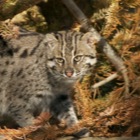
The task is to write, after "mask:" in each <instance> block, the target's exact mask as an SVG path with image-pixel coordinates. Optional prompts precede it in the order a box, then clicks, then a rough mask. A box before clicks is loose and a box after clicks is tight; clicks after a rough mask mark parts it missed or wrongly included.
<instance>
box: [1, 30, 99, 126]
mask: <svg viewBox="0 0 140 140" xmlns="http://www.w3.org/2000/svg"><path fill="white" fill-rule="evenodd" d="M6 44H7V46H8V47H7V48H6V47H5V45H6ZM0 48H1V49H0V50H1V51H0V114H1V115H3V114H8V115H10V116H11V117H12V118H13V119H14V120H15V121H16V122H17V123H18V124H19V125H20V126H21V127H25V126H29V125H32V124H33V123H34V118H35V114H36V113H37V114H39V113H41V112H44V111H49V112H50V113H51V114H52V115H53V116H54V117H56V118H57V119H59V120H61V119H64V120H66V124H67V126H68V127H70V126H72V125H74V124H76V123H77V122H78V119H77V117H76V114H75V111H74V107H73V104H72V101H71V98H70V92H71V90H72V89H73V85H74V83H75V82H76V81H77V80H78V79H81V78H82V77H83V76H84V75H86V74H87V73H90V71H91V70H92V69H93V67H94V66H95V64H96V61H97V59H96V50H95V45H94V37H93V36H92V33H90V32H88V33H85V34H84V33H81V32H76V31H59V32H56V33H48V34H46V35H43V34H39V33H30V32H27V33H26V32H25V33H20V34H19V35H18V37H17V38H12V39H9V40H6V42H5V43H3V44H2V43H1V46H0ZM3 48H6V49H3Z"/></svg>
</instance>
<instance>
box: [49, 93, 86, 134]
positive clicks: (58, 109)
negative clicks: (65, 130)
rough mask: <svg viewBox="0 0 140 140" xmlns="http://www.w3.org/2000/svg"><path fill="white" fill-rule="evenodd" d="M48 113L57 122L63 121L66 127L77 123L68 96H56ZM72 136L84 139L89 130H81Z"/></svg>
mask: <svg viewBox="0 0 140 140" xmlns="http://www.w3.org/2000/svg"><path fill="white" fill-rule="evenodd" d="M50 111H51V113H52V115H53V116H54V117H56V118H57V119H58V120H65V121H66V124H67V126H68V127H72V126H74V125H76V124H77V123H78V119H77V116H76V113H75V111H74V107H73V104H72V101H71V99H70V97H69V95H68V94H59V95H57V96H56V97H55V98H54V99H53V101H52V102H51V105H50ZM73 135H74V136H76V137H86V136H89V130H88V129H87V128H81V129H80V130H79V131H78V132H76V133H74V134H73Z"/></svg>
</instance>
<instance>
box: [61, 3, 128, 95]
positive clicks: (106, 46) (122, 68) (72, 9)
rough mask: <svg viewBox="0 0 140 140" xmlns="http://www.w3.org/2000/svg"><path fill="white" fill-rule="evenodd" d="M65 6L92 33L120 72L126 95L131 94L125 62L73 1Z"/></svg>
mask: <svg viewBox="0 0 140 140" xmlns="http://www.w3.org/2000/svg"><path fill="white" fill-rule="evenodd" d="M62 2H63V3H64V4H65V6H66V7H67V8H68V9H69V11H70V12H71V14H72V15H73V16H74V17H75V18H76V19H77V20H78V22H79V23H80V24H81V26H82V28H83V29H84V30H85V31H90V32H92V33H93V36H94V37H95V39H96V40H97V42H98V44H97V45H98V46H99V48H100V49H101V50H102V51H103V52H104V53H105V55H106V56H107V57H108V59H109V60H110V61H111V63H112V64H113V65H114V66H115V67H116V69H117V71H118V72H120V73H121V74H122V76H123V78H124V81H125V93H126V94H128V93H129V79H128V76H127V69H126V67H125V65H124V63H123V60H122V59H121V58H120V57H119V56H117V55H116V53H115V52H114V50H113V49H112V47H111V46H110V45H109V44H108V43H107V42H106V41H105V39H104V38H103V37H102V36H101V35H100V34H99V33H98V32H97V31H96V30H95V29H94V28H93V27H92V26H91V24H90V22H89V20H88V18H87V17H86V16H85V15H84V13H83V12H82V11H81V10H80V9H79V7H77V5H76V4H75V3H74V1H73V0H62Z"/></svg>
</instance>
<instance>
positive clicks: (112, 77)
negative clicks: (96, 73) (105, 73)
mask: <svg viewBox="0 0 140 140" xmlns="http://www.w3.org/2000/svg"><path fill="white" fill-rule="evenodd" d="M117 77H118V74H117V73H114V74H112V75H110V76H109V77H107V78H106V79H104V80H102V81H100V82H98V83H96V84H94V85H93V86H92V88H93V89H95V88H98V87H100V86H102V85H104V84H106V83H108V82H110V81H112V80H113V79H115V78H117Z"/></svg>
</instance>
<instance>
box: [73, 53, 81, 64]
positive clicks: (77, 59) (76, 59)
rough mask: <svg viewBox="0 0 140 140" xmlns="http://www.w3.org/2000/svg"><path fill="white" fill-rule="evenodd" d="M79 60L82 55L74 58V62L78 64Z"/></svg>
mask: <svg viewBox="0 0 140 140" xmlns="http://www.w3.org/2000/svg"><path fill="white" fill-rule="evenodd" d="M81 59H82V55H78V56H76V57H74V61H75V62H79V61H80V60H81Z"/></svg>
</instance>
